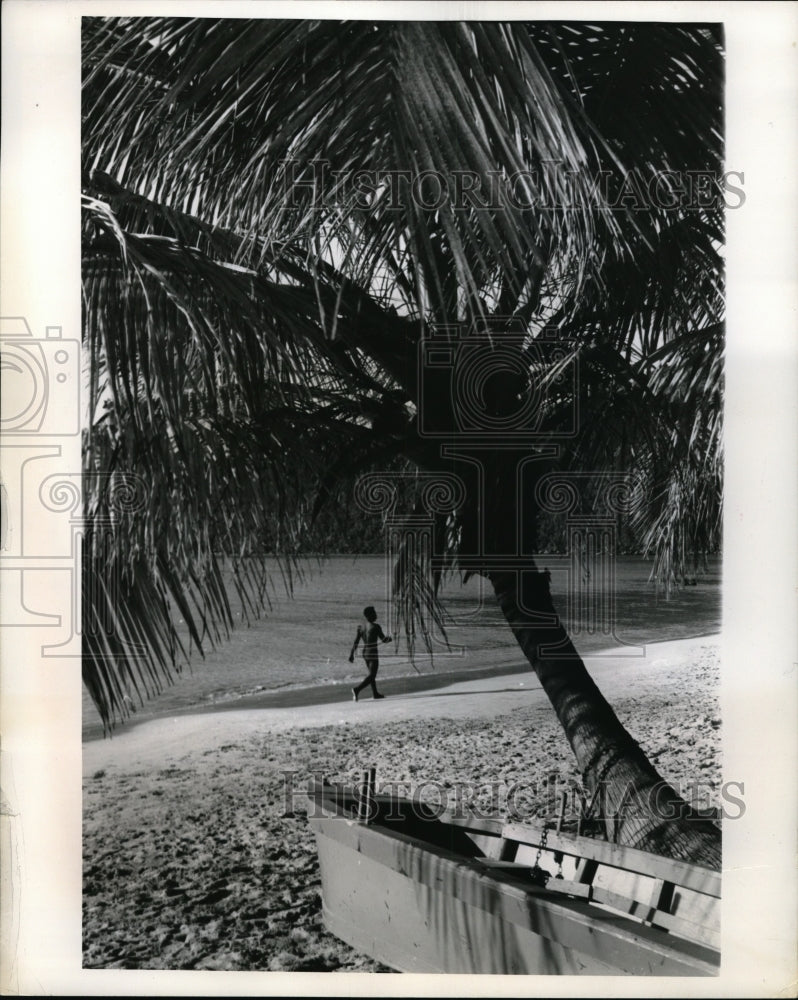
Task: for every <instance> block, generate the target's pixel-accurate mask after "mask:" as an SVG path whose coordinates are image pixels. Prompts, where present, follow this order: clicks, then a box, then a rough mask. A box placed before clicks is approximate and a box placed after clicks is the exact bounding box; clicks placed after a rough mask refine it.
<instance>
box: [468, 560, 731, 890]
mask: <svg viewBox="0 0 798 1000" xmlns="http://www.w3.org/2000/svg"><path fill="white" fill-rule="evenodd" d="M487 576H488V578H489V580H490V582H491V584H492V586H493V589H494V592H495V594H496V598H497V600H498V602H499V606H500V607H501V609H502V612H503V614H504V616H505V617H506V619H507V621H508V623H509V625H510V627H511V628H512V630H513V633H514V635H515V637H516V639H517V640H518V644H519V645H520V647H521V649H522V650H523V652H524V655H525V656H526V658H527V659H528V660H529V663H530V664H531V665H532V667H533V669H534V671H535V673H536V674H537V676H538V678H539V680H540V683H541V685H542V687H543V690H544V691H545V692H546V694H547V696H548V698H549V700H550V701H551V703H552V705H553V706H554V710H555V712H556V713H557V717H558V718H559V720H560V722H561V724H562V726H563V729H564V730H565V735H566V737H567V738H568V742H569V743H570V745H571V748H572V750H573V752H574V754H575V755H576V760H577V763H578V765H579V768H580V770H581V771H582V779H583V783H584V787H585V788H586V790H587V791H588V792H589V793H590V794H591V795H592V794H593V793H594V792H596V789H598V788H599V786H601V790H600V791H599V793H598V795H599V798H598V801H599V802H600V804H601V814H602V819H603V822H604V824H605V829H606V834H607V838H608V839H609V840H611V841H614V842H615V843H619V844H625V845H627V846H630V847H637V848H640V849H641V850H645V851H650V852H651V853H654V854H659V855H663V856H665V857H671V858H675V859H678V860H682V861H691V862H694V863H695V864H700V865H704V866H705V867H707V868H712V869H715V870H720V864H721V835H720V830H719V829H718V827H717V826H715V824H714V823H712V822H710V821H709V820H707V819H705V818H702V817H700V816H698V815H697V814H696V813H695V811H694V810H693V809H692V808H691V807H690V806H689V805H688V803H687V802H685V801H684V800H683V799H682V798H681V797H680V796H679V794H678V793H677V792H676V790H675V789H674V788H672V787H671V786H670V785H668V784H667V782H665V781H664V780H663V779H662V778H661V777H660V775H659V774H658V773H657V771H656V770H655V768H654V767H653V765H652V764H651V762H650V761H649V760H648V758H647V757H646V756H645V754H644V753H643V751H642V750H641V748H640V747H639V746H638V744H637V743H636V742H635V741H634V740H633V739H632V737H631V736H630V735H629V733H628V732H627V731H626V730H625V729H624V727H623V726H622V725H621V723H620V721H619V720H618V718H617V716H616V715H615V713H614V712H613V710H612V708H611V707H610V705H609V703H608V702H607V700H606V699H605V698H604V696H603V695H602V694H601V692H600V691H599V689H598V687H597V686H596V684H595V683H594V681H593V679H592V678H591V677H590V675H589V674H588V672H587V669H586V668H585V665H584V663H583V662H582V659H581V658H580V656H579V654H578V653H577V652H576V649H575V648H574V646H573V644H572V642H571V640H570V638H569V637H568V634H567V632H566V631H565V629H564V628H563V626H562V625H561V624H560V619H559V617H558V616H557V614H556V611H555V609H554V604H553V602H552V599H551V594H550V592H549V584H548V573H537V572H529V573H521V574H516V573H514V572H502V571H496V572H489V573H488V574H487ZM519 576H520V578H521V582H520V585H519V582H518V577H519ZM555 644H556V646H557V655H556V656H552V655H551V653H547V651H546V649H545V647H550V646H552V645H555Z"/></svg>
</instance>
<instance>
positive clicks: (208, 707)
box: [81, 632, 720, 745]
mask: <svg viewBox="0 0 798 1000" xmlns="http://www.w3.org/2000/svg"><path fill="white" fill-rule="evenodd" d="M704 640H705V641H707V642H711V641H712V640H716V641H719V640H720V632H710V633H702V634H699V635H693V636H682V637H679V638H678V639H665V640H658V641H656V642H648V643H645V644H644V646H643V648H644V649H645V650H646V653H645V654H644V655H643V656H637V655H634V654H630V653H629V651H628V649H626V648H625V647H623V646H611V647H607V648H606V649H596V650H591V651H590V652H586V653H582V654H580V655H581V656H582V659H583V660H584V661H585V663H586V666H587V668H588V672H592V670H594V669H596V664H595V662H591V661H601V660H607V659H635V660H640V659H644V658H646V657H647V655H648V650H649V649H651V648H658V647H660V646H666V645H669V644H672V643H694V642H700V641H704ZM630 648H632V647H631V646H630ZM505 655H507V660H508V662H506V663H498V664H496V665H494V666H485V667H474V668H471V669H462V668H461V669H459V670H450V671H441V672H434V671H433V672H431V673H423V674H422V673H412V674H403V675H399V676H391V677H384V678H380V679H379V685H380V690H382V691H384V692H385V694H386V695H387V696H388V697H391V696H394V697H396V696H401V695H413V694H420V693H424V692H427V691H439V690H443V689H445V688H448V687H451V686H452V685H457V684H462V683H467V682H469V681H481V680H486V679H489V678H495V679H498V678H500V677H503V676H507V677H516V676H518V675H522V674H531V675H532V674H533V671H532V669H531V667H530V665H529V663H527V662H526V661H523V662H521V663H513V662H512V661H513V660H519V659H520V660H523V653H522V652H521V650H520V649H519V650H518V651H517V652H516V651H515V650H512V649H511V650H509V651H508V654H505ZM598 669H599V670H600V667H599V668H598ZM351 690H352V684H351V683H350V682H349V681H334V682H332V683H316V684H315V685H297V686H296V687H293V686H292V687H281V688H273V689H271V690H264V691H258V692H257V693H255V694H242V695H240V696H233V697H230V698H227V699H225V700H219V701H214V702H209V703H201V704H197V705H188V706H181V707H179V708H172V709H163V710H161V711H158V710H150V711H149V712H147V713H146V714H144V715H143V716H141V717H138V718H137V717H136V716H132V717H131V718H129V719H127V720H125V721H124V722H122V723H119V724H117V725H116V726H115V727H114V729H113V730H112V731H111V732H110V733H108V734H106V733H105V732H104V731H103V728H102V725H101V724H100V723H91V724H89V725H86V726H84V727H83V730H82V736H81V739H82V743H83V744H84V745H86V744H89V743H94V742H97V741H101V742H102V741H104V740H106V739H114V738H116V737H119V736H121V735H123V734H125V733H129V732H131V731H132V730H134V729H137V728H140V727H141V726H145V725H147V724H148V723H152V722H157V721H162V720H166V719H173V718H179V717H185V716H195V715H212V714H215V713H217V712H219V713H226V712H239V711H258V710H268V709H296V708H312V707H316V706H321V705H338V704H341V703H344V702H350V701H351V700H352V695H351ZM363 700H364V701H368V700H370V699H369V697H368V696H365V697H364V699H363Z"/></svg>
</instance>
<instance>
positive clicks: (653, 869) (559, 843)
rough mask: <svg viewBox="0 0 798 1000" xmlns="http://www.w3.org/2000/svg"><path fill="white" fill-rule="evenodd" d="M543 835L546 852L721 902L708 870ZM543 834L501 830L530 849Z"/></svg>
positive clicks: (511, 826) (510, 827)
mask: <svg viewBox="0 0 798 1000" xmlns="http://www.w3.org/2000/svg"><path fill="white" fill-rule="evenodd" d="M545 833H546V849H547V850H549V851H561V852H562V853H563V854H567V855H569V856H570V857H576V858H589V859H590V860H591V861H596V862H598V863H599V864H602V865H608V866H609V867H611V868H622V869H624V870H626V871H633V872H637V873H638V874H640V875H649V876H652V877H654V878H659V879H662V880H663V881H664V882H669V883H673V884H675V885H679V886H682V887H683V888H685V889H692V890H693V891H695V892H700V893H703V894H704V895H707V896H713V897H714V898H715V899H720V886H721V878H720V874H719V873H718V872H714V871H711V870H710V869H708V868H702V867H701V866H699V865H695V864H688V863H686V862H683V861H674V860H673V859H671V858H663V857H660V856H659V855H657V854H649V853H648V852H646V851H640V850H638V849H637V848H634V847H622V846H621V845H619V844H611V843H608V842H607V841H601V840H590V839H589V838H587V837H570V836H568V835H566V834H562V833H556V832H555V831H553V830H546V831H545ZM543 834H544V830H543V828H542V827H539V828H538V827H533V826H529V825H526V824H522V823H507V824H505V826H504V827H503V829H502V836H504V837H505V838H507V839H508V840H517V841H519V843H522V844H528V845H529V846H532V847H538V846H540V844H541V840H542V838H543Z"/></svg>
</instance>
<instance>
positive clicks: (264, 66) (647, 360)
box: [83, 18, 723, 867]
mask: <svg viewBox="0 0 798 1000" xmlns="http://www.w3.org/2000/svg"><path fill="white" fill-rule="evenodd" d="M721 93H722V39H721V37H720V35H719V31H718V29H717V26H713V25H699V24H689V25H675V24H656V23H652V24H628V23H613V24H581V23H573V24H570V23H569V24H552V23H543V24H525V23H520V22H514V23H512V24H501V23H485V24H482V23H454V22H442V23H417V22H402V23H389V22H380V23H378V24H371V23H367V22H344V23H341V22H334V21H321V22H318V21H242V20H201V19H199V20H198V19H170V18H141V19H139V18H135V19H129V18H115V19H99V18H88V19H85V20H84V94H83V108H84V122H83V158H84V227H83V254H84V304H85V309H84V313H85V341H86V345H87V353H88V356H89V358H90V364H91V406H92V413H93V415H94V416H93V420H92V423H91V426H90V428H89V430H88V431H87V435H86V441H85V456H86V458H85V465H86V477H85V479H86V496H87V500H86V504H87V518H88V520H89V522H90V523H91V524H93V525H94V526H95V527H94V531H93V532H90V533H89V534H88V535H87V542H86V566H87V567H88V570H87V572H86V573H85V590H86V593H85V600H84V607H85V608H86V611H85V617H86V622H85V641H84V679H85V682H86V684H87V686H88V689H89V691H90V692H91V694H92V697H93V698H94V700H95V703H96V704H97V706H98V708H99V710H100V712H101V714H102V716H103V719H104V720H105V721H106V723H107V724H109V725H110V724H111V723H112V722H113V720H114V719H115V718H119V717H122V716H124V713H125V695H126V693H127V692H128V691H129V690H130V689H132V688H136V689H139V690H140V691H141V692H144V693H146V692H148V691H150V690H152V689H153V687H155V686H157V685H158V684H159V683H161V681H162V680H163V679H164V678H168V677H169V676H171V675H172V673H173V672H174V670H175V669H178V668H179V662H180V655H181V642H182V641H183V640H182V638H181V636H180V635H179V634H178V633H177V631H176V629H175V626H174V624H173V608H177V609H178V610H179V612H180V615H181V616H182V617H183V619H184V620H185V622H186V623H187V628H188V642H189V643H191V644H192V645H193V644H196V645H197V646H199V647H202V646H203V644H205V643H207V642H208V641H211V642H213V641H217V640H219V639H220V638H222V637H223V635H224V634H225V631H226V630H227V629H229V627H230V626H231V624H232V620H231V614H230V609H229V605H228V603H227V598H226V595H225V590H224V586H223V577H222V570H221V562H220V559H221V556H222V555H223V554H225V555H227V556H228V557H229V558H230V559H231V560H232V566H233V572H234V577H235V581H236V585H237V586H238V588H239V591H240V593H241V595H242V599H243V601H244V602H245V606H249V607H251V608H252V609H253V612H256V611H257V609H258V607H259V606H260V604H261V603H262V600H263V596H264V587H265V579H266V571H267V567H266V565H265V564H264V563H263V561H262V560H260V559H259V555H260V553H261V552H262V551H263V548H262V542H263V539H265V538H268V539H269V540H270V545H271V548H272V549H273V550H274V551H275V552H276V553H277V554H278V555H279V556H280V559H281V563H280V565H281V566H282V568H283V571H284V572H285V573H286V574H288V577H289V582H290V578H291V574H292V573H294V572H296V571H297V569H298V568H299V567H300V561H299V559H298V555H299V552H300V549H301V540H302V533H303V531H305V530H306V527H307V525H308V524H309V523H310V522H311V520H312V518H313V515H314V512H315V511H317V510H318V508H319V506H320V505H322V504H323V503H324V501H325V498H327V497H328V496H329V495H330V492H331V490H332V489H333V488H334V486H335V484H336V482H340V481H342V480H347V479H348V478H349V479H351V477H353V476H357V475H359V474H361V473H363V472H366V471H369V470H374V469H375V468H382V467H385V465H386V463H389V462H395V463H397V467H402V468H405V467H412V468H417V469H421V470H425V471H426V472H429V473H433V474H444V473H447V474H450V475H451V474H452V473H454V474H455V476H457V477H459V481H460V482H461V484H462V485H463V491H462V493H463V495H462V497H461V498H460V500H461V502H460V503H459V505H457V506H450V507H449V508H448V509H443V508H441V509H439V510H438V511H437V514H436V523H435V531H434V535H435V547H434V555H435V558H430V557H429V554H428V555H427V556H424V555H423V554H422V553H420V552H419V551H418V550H414V549H413V548H412V547H408V546H407V545H406V546H405V548H404V549H402V550H401V551H400V552H399V558H398V560H397V567H396V574H395V577H396V578H395V585H396V594H395V597H396V607H397V608H398V609H399V611H400V613H401V614H402V615H403V619H404V626H405V632H406V636H407V638H408V642H409V643H410V644H411V648H412V644H413V642H414V641H415V639H416V637H418V636H420V637H421V639H422V640H426V641H429V636H430V630H431V628H432V625H433V624H435V623H438V624H440V623H441V622H442V615H441V610H440V608H439V606H438V604H437V597H436V593H437V585H438V583H439V581H440V578H441V575H442V574H443V573H445V572H450V571H456V570H458V569H459V570H460V571H462V572H463V573H464V574H465V575H468V574H470V573H473V572H478V573H481V574H483V575H484V576H485V577H486V578H487V579H488V580H489V581H490V583H491V585H492V586H493V589H494V591H495V594H496V598H497V600H498V603H499V606H500V607H501V610H502V611H503V613H504V615H505V616H506V618H507V622H508V626H509V627H510V628H511V629H512V630H513V632H514V634H515V636H516V638H517V640H518V642H519V644H520V646H521V648H522V650H523V652H524V654H525V655H526V657H527V658H528V659H529V662H530V663H531V664H532V666H533V667H534V669H535V671H536V672H537V674H538V677H539V678H540V681H541V684H542V686H543V688H544V690H545V691H546V693H547V695H548V696H549V698H550V700H551V702H552V705H553V707H554V710H555V711H556V713H557V715H558V717H559V719H560V721H561V723H562V725H563V727H564V730H565V733H566V736H567V737H568V740H569V742H570V745H571V747H572V749H573V751H574V753H575V755H576V759H577V762H578V765H579V767H580V769H581V771H582V774H583V780H584V783H585V786H586V788H587V789H588V791H589V792H591V793H593V792H596V791H597V790H601V797H602V803H601V804H602V815H603V817H604V821H605V825H606V830H607V835H608V836H609V837H611V838H612V839H615V840H617V841H619V842H621V843H625V844H631V845H634V846H638V847H642V848H644V849H648V850H652V851H654V852H658V853H662V854H665V855H670V856H672V857H677V858H687V859H689V860H694V861H698V862H700V863H703V864H705V865H708V866H713V867H717V866H718V865H719V863H720V839H719V831H718V829H717V827H716V826H715V825H714V824H712V823H709V822H708V821H705V820H702V819H701V818H700V817H697V816H695V815H694V814H693V813H692V811H691V810H690V809H689V808H688V807H687V805H686V803H684V802H682V800H681V799H680V798H679V796H678V794H677V793H676V791H675V790H674V789H673V788H671V787H670V786H668V785H667V784H666V783H665V782H664V781H663V780H662V779H661V778H660V776H659V775H658V774H657V772H656V770H655V769H654V768H653V766H652V765H651V763H650V762H649V761H648V760H647V759H646V757H645V755H644V754H643V752H642V751H641V749H640V748H639V747H638V746H637V744H636V743H635V742H634V740H633V739H632V738H631V737H630V735H629V734H628V733H627V732H626V730H625V729H624V728H623V727H622V726H621V724H620V722H619V721H618V719H617V717H616V716H615V714H614V712H613V711H612V709H611V707H610V706H609V705H608V704H607V702H606V701H605V699H604V698H603V696H602V695H601V694H600V692H599V691H598V689H597V687H596V685H595V684H594V682H593V681H592V679H591V678H590V677H589V675H588V673H587V671H586V669H585V667H584V664H583V663H582V660H581V659H580V657H579V655H578V653H577V652H576V650H575V648H574V647H573V645H572V643H571V641H570V639H569V637H568V635H567V634H566V632H565V630H564V629H563V628H562V626H561V624H560V620H559V617H558V616H557V613H556V610H555V608H554V606H553V603H552V600H551V595H550V593H549V587H548V579H547V574H546V573H545V572H539V571H538V568H537V567H536V566H535V565H534V561H533V559H532V555H531V554H532V553H533V552H534V534H535V525H536V521H537V516H538V514H539V512H540V504H541V499H540V498H541V496H542V495H543V492H545V488H546V487H547V486H550V485H551V484H552V483H553V482H554V481H555V480H553V479H552V477H553V476H563V475H564V474H566V473H567V472H568V471H569V470H570V471H574V470H576V471H579V470H584V469H590V470H597V471H599V472H601V473H604V474H610V473H612V472H614V471H617V470H629V469H633V470H634V472H635V475H636V486H635V492H634V497H635V502H634V503H633V504H632V505H631V508H630V515H629V516H630V517H631V518H632V519H633V520H634V522H635V525H636V529H637V530H638V531H639V532H642V534H643V536H644V537H645V539H646V544H647V545H648V546H649V549H650V551H651V552H652V553H654V555H655V557H656V558H655V565H656V569H657V573H658V574H659V575H660V576H661V577H662V578H663V579H665V580H666V581H667V580H669V579H670V578H671V577H672V575H673V574H674V573H678V572H679V571H680V570H681V569H682V567H683V563H684V560H685V559H687V558H688V557H689V556H690V554H691V553H692V552H694V551H696V550H701V549H702V548H704V549H706V548H708V547H711V546H714V545H717V542H718V533H719V516H720V499H721V497H720V490H721V485H720V484H721V426H720V398H721V392H722V382H721V379H722V363H721V355H722V345H723V328H722V313H723V293H722V259H721V246H722V240H723V212H722V203H721V199H720V197H719V195H718V191H717V188H716V186H715V182H714V180H713V178H715V177H717V176H718V175H719V171H720V170H721V164H722V153H723V150H722V100H721ZM430 344H437V345H439V346H440V345H441V344H442V345H443V346H444V348H446V350H448V351H449V354H448V355H447V354H446V350H445V351H444V354H443V355H441V357H444V358H445V357H448V358H449V359H450V360H449V361H445V360H444V361H443V363H440V362H439V363H438V366H437V368H435V370H433V367H432V366H431V365H428V364H426V363H421V364H419V358H422V359H423V358H427V357H428V355H427V354H426V353H425V352H426V351H427V350H428V347H429V345H430ZM474 351H477V352H479V351H481V352H482V355H483V356H482V360H481V361H480V362H479V363H478V364H477V367H476V368H475V369H474V371H475V372H476V374H475V376H474V377H475V378H476V380H477V381H476V383H473V384H472V386H471V389H472V390H473V385H474V384H477V385H478V401H479V406H480V407H481V408H482V410H481V412H482V414H483V417H484V418H485V420H486V421H487V423H486V424H485V427H487V428H488V430H490V428H493V432H495V430H496V428H499V429H501V428H504V429H507V428H511V429H512V428H513V427H514V424H513V419H514V415H516V414H517V413H520V412H523V413H526V414H529V413H531V414H533V417H534V419H533V420H532V422H531V423H530V424H529V428H528V430H529V435H528V436H527V437H526V438H524V442H522V445H521V446H519V447H520V450H519V449H516V450H515V451H514V450H512V449H507V448H504V449H502V448H497V447H492V448H489V449H485V448H482V450H481V451H480V449H479V448H478V447H476V446H475V447H476V451H474V449H473V448H472V451H471V453H470V454H468V455H464V450H463V449H464V444H463V443H464V442H466V444H468V442H469V441H470V442H471V443H472V445H473V441H474V438H473V434H472V435H471V437H469V433H470V431H469V428H468V427H466V428H465V429H464V425H463V416H464V410H463V406H464V405H466V404H464V403H463V401H462V399H460V397H459V396H458V392H457V391H455V389H454V388H453V382H452V378H453V377H454V376H453V374H452V373H453V371H454V369H455V368H456V367H457V365H458V364H461V368H462V365H463V363H464V362H463V359H464V358H467V357H469V356H470V355H469V352H472V354H473V352H474ZM451 359H454V360H451ZM457 359H459V361H458V360H457ZM480 365H481V366H482V367H481V368H480V367H479V366H480ZM458 370H460V369H458ZM577 370H578V378H575V377H572V375H571V374H570V373H573V372H574V371H577ZM486 373H487V374H486ZM488 375H489V376H490V377H488ZM469 391H471V390H469ZM466 403H467V401H466ZM527 404H529V405H527ZM574 414H578V419H577V420H576V421H575V420H574ZM485 427H482V428H477V430H478V431H479V432H480V433H479V434H477V438H476V440H477V444H479V441H483V443H484V441H485V440H488V439H489V438H490V434H488V436H487V438H486V437H485V433H487V432H485ZM516 429H517V428H516ZM470 430H471V431H473V428H471V429H470ZM483 432H485V433H483ZM502 433H503V432H502ZM480 434H481V435H482V436H481V437H480ZM505 436H506V435H505ZM494 438H495V433H494ZM444 442H448V443H449V445H450V446H452V445H453V447H449V449H448V450H447V449H446V448H445V447H442V444H443V443H444ZM555 445H556V447H555ZM458 448H459V452H458ZM465 450H466V451H467V450H468V448H467V447H466V448H465ZM319 456H323V462H320V461H319V460H318V459H319ZM519 456H520V457H519ZM521 459H523V460H524V461H525V462H526V464H525V465H524V468H525V469H527V473H525V475H527V480H528V481H526V482H525V486H524V489H523V492H519V489H518V488H517V484H518V482H519V479H518V468H519V461H520V460H521ZM320 467H323V468H324V470H325V471H324V474H323V475H322V474H320V473H319V472H318V469H319V468H320ZM475 469H476V471H474V470H475ZM126 477H127V478H126ZM137 484H138V485H140V486H141V487H142V489H141V492H140V496H136V495H135V491H136V487H137ZM120 485H127V486H128V487H129V492H130V491H132V493H133V494H134V497H133V499H132V500H130V502H129V503H128V507H127V509H120V506H119V504H118V502H116V500H115V497H116V496H117V494H118V493H119V487H120ZM520 523H523V529H522V530H521V532H520V534H518V533H517V532H516V527H517V525H518V524H520ZM275 525H277V526H278V528H277V530H276V531H275ZM552 650H555V652H552Z"/></svg>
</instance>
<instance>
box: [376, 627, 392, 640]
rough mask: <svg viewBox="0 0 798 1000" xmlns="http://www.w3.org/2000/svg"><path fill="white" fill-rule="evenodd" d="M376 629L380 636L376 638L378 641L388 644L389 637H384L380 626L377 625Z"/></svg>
mask: <svg viewBox="0 0 798 1000" xmlns="http://www.w3.org/2000/svg"><path fill="white" fill-rule="evenodd" d="M377 628H378V629H379V630H380V634H379V635H378V636H377V638H378V639H380V640H381V641H382V642H390V641H391V636H389V635H385V633H384V632H383V631H382V627H381V626H380V625H378V626H377Z"/></svg>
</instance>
